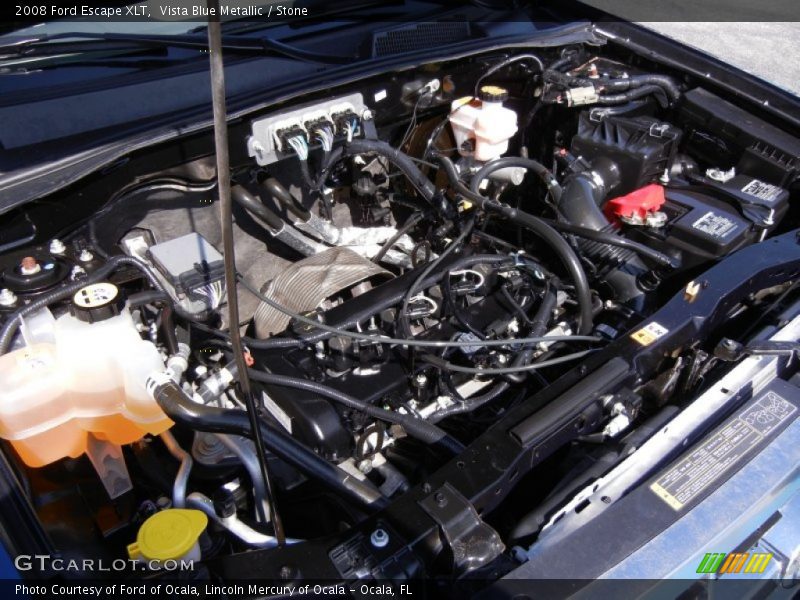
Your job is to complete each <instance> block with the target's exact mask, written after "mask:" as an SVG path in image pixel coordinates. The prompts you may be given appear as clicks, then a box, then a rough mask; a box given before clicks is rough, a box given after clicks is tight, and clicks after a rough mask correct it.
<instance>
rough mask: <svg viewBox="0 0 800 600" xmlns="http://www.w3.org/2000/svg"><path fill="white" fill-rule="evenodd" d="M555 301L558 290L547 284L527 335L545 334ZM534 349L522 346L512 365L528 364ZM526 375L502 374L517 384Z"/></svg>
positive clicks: (522, 380)
mask: <svg viewBox="0 0 800 600" xmlns="http://www.w3.org/2000/svg"><path fill="white" fill-rule="evenodd" d="M557 301H558V291H557V290H556V288H555V286H554V285H548V286H547V289H546V290H545V291H544V295H542V301H541V302H540V303H539V307H538V308H537V309H536V314H535V315H534V316H533V319H531V330H530V332H529V333H528V334H527V335H528V336H529V337H539V336H541V335H544V334H545V332H546V331H547V325H548V323H550V319H551V318H552V317H553V310H554V309H555V307H556V302H557ZM534 350H535V348H534V347H532V346H528V347H527V348H523V349H522V351H521V352H520V353H519V354H518V355H517V356H516V358H515V359H514V362H513V363H511V365H512V366H514V367H519V366H522V365H526V364H528V363H529V362H530V360H531V356H533V352H534ZM527 376H528V374H527V373H508V374H507V375H505V376H504V379H505V380H506V381H509V382H510V383H517V384H519V383H523V382H524V381H525V379H526V378H527Z"/></svg>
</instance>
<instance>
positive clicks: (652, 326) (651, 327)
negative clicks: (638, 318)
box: [631, 321, 669, 346]
mask: <svg viewBox="0 0 800 600" xmlns="http://www.w3.org/2000/svg"><path fill="white" fill-rule="evenodd" d="M668 333H669V329H667V328H666V327H664V326H663V325H661V324H660V323H657V322H656V321H653V322H652V323H648V324H647V325H645V326H644V327H642V328H641V329H640V330H639V331H636V332H634V333H632V334H631V337H632V338H633V339H634V340H635V341H637V342H638V343H640V344H641V345H642V346H649V345H650V344H652V343H653V342H655V341H656V340H657V339H659V338H662V337H664V336H665V335H667V334H668Z"/></svg>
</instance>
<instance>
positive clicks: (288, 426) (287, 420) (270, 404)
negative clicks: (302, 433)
mask: <svg viewBox="0 0 800 600" xmlns="http://www.w3.org/2000/svg"><path fill="white" fill-rule="evenodd" d="M261 397H262V398H263V399H264V408H266V409H267V410H268V411H269V414H271V415H272V416H273V417H275V420H276V421H278V423H280V424H281V426H282V427H283V428H284V429H285V430H286V431H288V432H289V433H292V418H291V417H290V416H289V415H288V414H286V411H285V410H283V409H282V408H281V407H280V406H278V405H277V404H275V401H274V400H273V399H272V398H270V397H269V396H267V394H266V393H262V394H261Z"/></svg>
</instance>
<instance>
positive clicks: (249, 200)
mask: <svg viewBox="0 0 800 600" xmlns="http://www.w3.org/2000/svg"><path fill="white" fill-rule="evenodd" d="M231 198H233V200H234V201H235V202H236V204H238V205H239V206H241V207H242V208H244V209H245V210H246V211H247V212H249V213H252V214H253V215H255V216H256V217H258V218H259V219H260V220H261V221H263V222H264V224H265V225H267V226H268V227H269V228H270V229H271V230H272V231H280V230H281V229H283V227H284V225H285V223H284V222H283V219H281V218H280V217H279V216H278V215H276V214H275V213H274V212H272V211H271V210H270V209H268V208H267V207H266V206H264V204H263V203H262V202H261V200H259V199H258V198H256V197H255V196H254V195H253V194H251V193H250V192H249V191H248V190H246V189H245V188H244V187H242V186H241V185H235V186H233V187H232V188H231Z"/></svg>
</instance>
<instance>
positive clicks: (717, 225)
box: [692, 211, 736, 238]
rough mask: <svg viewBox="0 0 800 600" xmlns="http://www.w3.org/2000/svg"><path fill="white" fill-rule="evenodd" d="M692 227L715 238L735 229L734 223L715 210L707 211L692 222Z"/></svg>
mask: <svg viewBox="0 0 800 600" xmlns="http://www.w3.org/2000/svg"><path fill="white" fill-rule="evenodd" d="M692 227H694V228H695V229H697V230H698V231H702V232H703V233H705V234H708V235H710V236H712V237H716V238H724V237H726V236H728V235H729V234H730V233H732V232H733V231H734V230H735V229H736V223H735V222H734V221H731V220H730V219H729V218H728V217H725V216H723V215H718V214H717V213H715V212H711V211H709V212H707V213H706V214H704V215H703V216H702V217H700V218H699V219H697V221H695V222H694V223H692Z"/></svg>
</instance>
